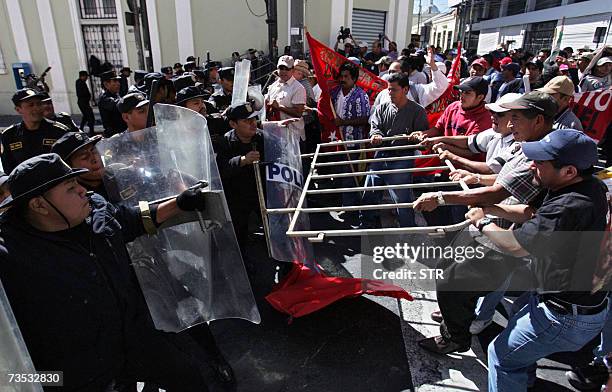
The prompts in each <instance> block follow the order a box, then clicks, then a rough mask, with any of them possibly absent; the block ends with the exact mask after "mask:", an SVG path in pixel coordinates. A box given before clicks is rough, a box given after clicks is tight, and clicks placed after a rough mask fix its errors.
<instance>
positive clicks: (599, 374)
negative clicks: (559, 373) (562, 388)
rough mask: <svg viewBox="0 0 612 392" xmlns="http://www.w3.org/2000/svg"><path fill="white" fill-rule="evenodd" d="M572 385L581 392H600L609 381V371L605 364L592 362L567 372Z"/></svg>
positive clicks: (566, 374)
mask: <svg viewBox="0 0 612 392" xmlns="http://www.w3.org/2000/svg"><path fill="white" fill-rule="evenodd" d="M565 376H566V377H567V381H568V382H569V383H570V385H571V386H572V387H574V388H576V389H577V390H579V391H599V390H600V389H601V386H602V385H603V384H605V383H606V382H607V381H608V369H607V368H606V366H605V365H604V364H603V363H595V362H591V363H589V364H588V365H586V366H581V367H575V368H573V369H572V370H571V371H569V372H566V373H565Z"/></svg>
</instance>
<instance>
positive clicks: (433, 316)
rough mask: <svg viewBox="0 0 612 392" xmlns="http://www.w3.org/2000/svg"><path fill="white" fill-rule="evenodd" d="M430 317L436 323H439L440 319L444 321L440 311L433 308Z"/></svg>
mask: <svg viewBox="0 0 612 392" xmlns="http://www.w3.org/2000/svg"><path fill="white" fill-rule="evenodd" d="M430 317H431V319H432V320H433V321H435V322H436V323H441V322H442V321H444V318H443V317H442V312H440V310H434V311H433V312H431V315H430Z"/></svg>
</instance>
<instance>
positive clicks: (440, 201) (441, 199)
mask: <svg viewBox="0 0 612 392" xmlns="http://www.w3.org/2000/svg"><path fill="white" fill-rule="evenodd" d="M436 200H437V201H438V205H439V206H443V205H446V201H444V195H442V191H438V192H436Z"/></svg>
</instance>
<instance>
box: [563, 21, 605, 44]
mask: <svg viewBox="0 0 612 392" xmlns="http://www.w3.org/2000/svg"><path fill="white" fill-rule="evenodd" d="M611 15H612V14H599V15H589V16H582V17H579V18H571V19H565V25H564V27H563V37H562V38H561V48H565V47H567V46H571V47H572V48H582V47H583V46H584V45H587V46H589V47H590V48H592V49H594V48H595V44H594V43H593V34H594V33H595V29H596V28H597V27H608V21H609V19H610V16H611ZM610 43H612V34H610V32H609V31H608V44H610ZM601 45H602V44H600V45H599V46H601Z"/></svg>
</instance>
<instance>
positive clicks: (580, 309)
mask: <svg viewBox="0 0 612 392" xmlns="http://www.w3.org/2000/svg"><path fill="white" fill-rule="evenodd" d="M540 302H544V304H546V306H547V307H548V308H550V309H551V310H554V311H555V312H557V313H559V314H563V315H567V314H571V315H574V316H577V315H592V314H597V313H599V312H601V311H602V310H604V309H606V308H607V307H608V298H607V297H606V298H605V299H604V300H603V301H602V302H601V303H599V304H598V305H595V306H583V305H576V304H572V303H569V302H565V301H562V300H560V299H558V298H555V297H553V296H548V295H541V296H540Z"/></svg>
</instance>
